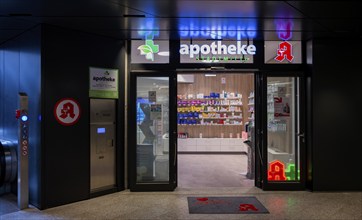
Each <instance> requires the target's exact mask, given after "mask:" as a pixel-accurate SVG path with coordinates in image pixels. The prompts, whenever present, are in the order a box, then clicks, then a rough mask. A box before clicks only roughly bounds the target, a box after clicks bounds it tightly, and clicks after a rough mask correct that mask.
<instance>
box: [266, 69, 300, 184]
mask: <svg viewBox="0 0 362 220" xmlns="http://www.w3.org/2000/svg"><path fill="white" fill-rule="evenodd" d="M263 81H264V82H263V85H264V86H263V87H264V90H263V91H264V92H263V93H264V95H263V104H262V114H263V116H264V117H262V118H263V121H262V123H261V124H262V131H263V132H261V133H262V145H263V146H262V149H263V173H262V175H263V189H304V188H305V167H306V166H305V146H304V145H305V134H304V133H305V131H304V124H305V123H304V112H305V111H304V106H305V104H304V83H303V78H302V77H300V76H297V75H291V74H289V75H283V76H280V75H279V76H278V75H275V76H273V75H268V76H267V77H265V76H264V80H263Z"/></svg>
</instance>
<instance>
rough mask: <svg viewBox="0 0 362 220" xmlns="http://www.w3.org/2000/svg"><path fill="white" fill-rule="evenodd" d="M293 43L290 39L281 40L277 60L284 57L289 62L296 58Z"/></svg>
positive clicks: (280, 60)
mask: <svg viewBox="0 0 362 220" xmlns="http://www.w3.org/2000/svg"><path fill="white" fill-rule="evenodd" d="M292 50H293V45H292V44H290V43H289V42H288V41H284V42H281V43H280V44H279V49H278V50H277V56H276V57H275V58H274V59H275V60H277V61H279V62H282V61H283V60H284V59H287V60H288V61H289V62H292V61H293V59H294V56H293V51H292Z"/></svg>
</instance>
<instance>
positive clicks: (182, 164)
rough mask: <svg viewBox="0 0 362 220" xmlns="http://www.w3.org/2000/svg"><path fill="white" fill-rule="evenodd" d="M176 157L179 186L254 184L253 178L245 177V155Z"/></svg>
mask: <svg viewBox="0 0 362 220" xmlns="http://www.w3.org/2000/svg"><path fill="white" fill-rule="evenodd" d="M177 159H178V167H177V169H178V186H179V187H183V188H189V187H191V188H192V187H242V186H254V180H250V179H247V178H246V177H245V174H246V171H247V160H248V158H247V156H246V155H233V154H231V155H229V154H179V155H178V158H177Z"/></svg>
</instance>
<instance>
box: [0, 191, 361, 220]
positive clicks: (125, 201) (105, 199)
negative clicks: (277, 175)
mask: <svg viewBox="0 0 362 220" xmlns="http://www.w3.org/2000/svg"><path fill="white" fill-rule="evenodd" d="M221 195H222V196H256V197H257V198H258V200H259V201H260V202H262V203H263V205H264V206H265V207H266V208H267V209H268V210H269V212H270V213H269V214H254V215H253V214H227V215H219V214H210V215H207V214H189V212H188V206H187V196H221ZM0 219H1V220H3V219H4V220H5V219H34V220H37V219H121V220H123V219H303V220H304V219H328V220H331V219H341V220H346V219H362V193H361V192H355V193H352V192H349V193H347V192H344V193H320V192H319V193H318V192H313V193H312V192H306V191H301V192H263V191H261V190H260V189H257V188H254V187H228V188H215V187H212V188H202V189H200V188H192V189H191V188H186V189H185V188H178V189H177V190H176V191H174V192H129V191H128V190H126V191H123V192H119V193H114V194H110V195H106V196H101V197H98V198H94V199H90V200H85V201H81V202H77V203H72V204H69V205H64V206H60V207H56V208H51V209H47V210H44V211H39V210H37V209H35V208H29V209H25V210H22V211H17V212H13V213H9V214H5V215H3V216H1V217H0Z"/></svg>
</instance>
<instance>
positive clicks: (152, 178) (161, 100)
mask: <svg viewBox="0 0 362 220" xmlns="http://www.w3.org/2000/svg"><path fill="white" fill-rule="evenodd" d="M136 87H137V88H136V96H137V101H136V105H137V107H136V118H137V119H136V121H137V122H136V123H137V127H136V132H137V133H136V184H137V183H162V182H165V183H168V182H169V180H170V176H169V173H170V172H169V164H170V163H169V161H170V156H169V150H170V149H169V146H170V144H169V126H170V125H169V121H170V120H169V113H170V110H169V109H170V104H169V103H170V102H169V94H170V93H169V77H137V85H136Z"/></svg>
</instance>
